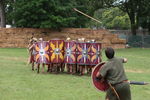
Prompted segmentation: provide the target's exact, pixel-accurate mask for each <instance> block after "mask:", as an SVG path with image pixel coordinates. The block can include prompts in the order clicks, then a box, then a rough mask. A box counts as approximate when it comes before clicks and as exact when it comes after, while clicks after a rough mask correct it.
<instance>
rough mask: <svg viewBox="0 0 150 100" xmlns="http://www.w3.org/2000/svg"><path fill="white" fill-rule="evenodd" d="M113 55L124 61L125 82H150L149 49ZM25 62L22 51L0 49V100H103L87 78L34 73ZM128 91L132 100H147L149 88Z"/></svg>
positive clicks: (121, 51)
mask: <svg viewBox="0 0 150 100" xmlns="http://www.w3.org/2000/svg"><path fill="white" fill-rule="evenodd" d="M102 55H103V56H102V58H103V61H105V60H106V58H105V56H104V53H103V54H102ZM116 56H120V57H126V58H128V63H126V64H125V65H124V66H125V69H126V74H127V76H128V78H129V80H136V81H148V82H150V49H139V48H133V49H120V50H117V51H116ZM26 61H27V52H26V49H19V48H1V49H0V100H104V97H105V93H104V92H99V91H97V90H96V89H95V88H94V87H93V85H92V83H91V77H90V76H82V77H80V76H74V75H68V74H58V75H55V74H42V73H40V74H37V73H36V71H35V72H32V71H31V66H27V65H26ZM131 92H132V100H150V85H145V86H135V85H131Z"/></svg>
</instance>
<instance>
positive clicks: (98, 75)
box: [96, 72, 103, 80]
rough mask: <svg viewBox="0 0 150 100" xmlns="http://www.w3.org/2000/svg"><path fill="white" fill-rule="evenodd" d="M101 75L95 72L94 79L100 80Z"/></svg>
mask: <svg viewBox="0 0 150 100" xmlns="http://www.w3.org/2000/svg"><path fill="white" fill-rule="evenodd" d="M102 78H103V77H102V76H101V74H100V72H98V73H97V74H96V80H101V79H102Z"/></svg>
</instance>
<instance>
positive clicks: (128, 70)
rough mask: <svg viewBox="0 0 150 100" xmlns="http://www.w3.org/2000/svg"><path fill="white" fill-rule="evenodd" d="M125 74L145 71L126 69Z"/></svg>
mask: <svg viewBox="0 0 150 100" xmlns="http://www.w3.org/2000/svg"><path fill="white" fill-rule="evenodd" d="M125 71H126V72H131V73H144V72H145V71H143V70H137V69H136V70H135V69H126V70H125Z"/></svg>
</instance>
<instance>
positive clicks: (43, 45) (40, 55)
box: [35, 41, 50, 64]
mask: <svg viewBox="0 0 150 100" xmlns="http://www.w3.org/2000/svg"><path fill="white" fill-rule="evenodd" d="M35 62H37V63H45V64H48V63H49V62H50V58H49V43H48V42H45V41H42V42H37V43H36V44H35Z"/></svg>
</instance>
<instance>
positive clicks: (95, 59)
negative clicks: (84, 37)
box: [89, 43, 101, 65]
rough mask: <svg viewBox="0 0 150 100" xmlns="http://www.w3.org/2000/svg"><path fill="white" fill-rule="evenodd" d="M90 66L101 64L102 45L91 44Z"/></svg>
mask: <svg viewBox="0 0 150 100" xmlns="http://www.w3.org/2000/svg"><path fill="white" fill-rule="evenodd" d="M89 55H90V58H91V59H90V65H97V64H98V63H100V62H101V43H91V46H90V53H89Z"/></svg>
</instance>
